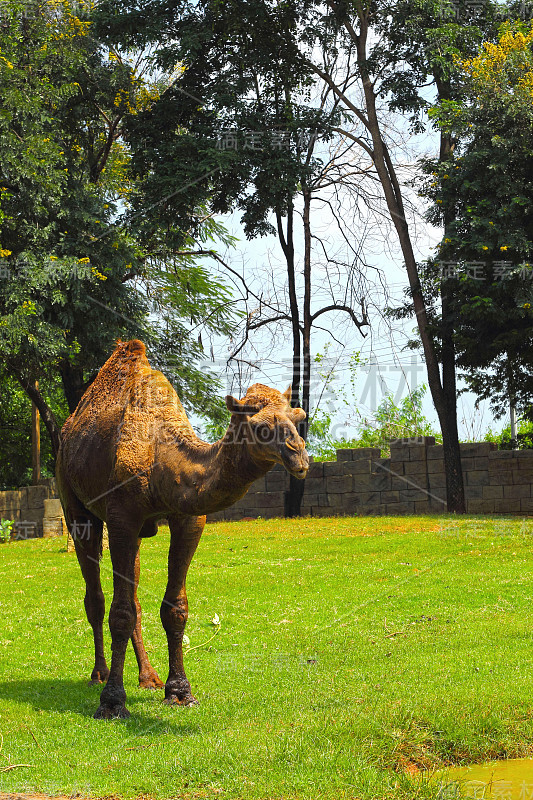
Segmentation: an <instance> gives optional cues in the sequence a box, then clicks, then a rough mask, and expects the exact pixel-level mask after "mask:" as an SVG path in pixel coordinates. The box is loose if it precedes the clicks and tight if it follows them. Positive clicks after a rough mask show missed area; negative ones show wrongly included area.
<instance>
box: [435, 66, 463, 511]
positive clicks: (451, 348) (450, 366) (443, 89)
mask: <svg viewBox="0 0 533 800" xmlns="http://www.w3.org/2000/svg"><path fill="white" fill-rule="evenodd" d="M437 88H438V92H439V97H440V98H444V99H448V98H449V94H450V93H449V87H448V85H447V84H446V83H443V82H441V81H440V80H439V81H437ZM452 159H453V145H452V140H451V136H450V135H449V134H445V133H442V134H441V141H440V154H439V161H440V162H444V161H451V160H452ZM454 218H455V208H454V207H453V206H448V207H447V208H446V209H445V212H444V238H446V234H447V233H448V232H449V226H450V225H451V223H452V222H453V220H454ZM449 286H450V283H449V281H447V280H446V279H441V285H440V294H441V331H442V333H441V335H442V353H441V358H442V393H443V396H444V408H443V412H442V413H443V417H444V418H445V423H444V426H443V421H442V419H441V418H440V415H439V419H440V423H441V430H442V441H443V445H444V469H445V473H446V506H447V508H448V511H455V512H456V513H458V514H465V513H466V500H465V492H464V480H463V467H462V464H461V448H460V445H459V431H458V429H457V371H456V365H455V341H454V329H455V320H454V315H453V309H452V300H453V298H452V297H451V296H450V289H449ZM444 428H446V436H445V435H444Z"/></svg>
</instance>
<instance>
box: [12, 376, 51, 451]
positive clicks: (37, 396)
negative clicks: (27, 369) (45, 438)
mask: <svg viewBox="0 0 533 800" xmlns="http://www.w3.org/2000/svg"><path fill="white" fill-rule="evenodd" d="M14 377H15V378H16V379H17V380H18V382H19V383H20V385H21V386H22V388H23V389H24V391H25V392H26V394H27V395H28V397H29V398H30V400H31V401H32V402H33V403H35V405H36V407H37V408H38V410H39V413H40V415H41V417H42V420H43V422H44V424H45V427H46V430H47V431H48V435H49V436H50V442H51V445H52V454H53V456H54V458H56V457H57V453H58V450H59V443H60V440H61V431H60V429H59V425H58V424H57V420H56V418H55V416H54V412H53V411H52V409H51V408H50V407H49V406H48V404H47V403H46V401H45V399H44V397H43V396H42V394H41V392H40V390H39V389H37V388H36V385H38V384H37V382H36V381H27V380H25V379H24V378H22V377H21V376H20V375H16V374H15V375H14Z"/></svg>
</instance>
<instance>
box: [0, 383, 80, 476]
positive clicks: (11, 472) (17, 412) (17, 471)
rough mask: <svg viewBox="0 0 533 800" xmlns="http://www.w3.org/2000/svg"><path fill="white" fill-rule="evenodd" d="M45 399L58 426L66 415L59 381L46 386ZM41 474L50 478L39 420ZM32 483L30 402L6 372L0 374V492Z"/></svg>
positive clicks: (48, 446) (47, 444) (49, 454)
mask: <svg viewBox="0 0 533 800" xmlns="http://www.w3.org/2000/svg"><path fill="white" fill-rule="evenodd" d="M45 398H46V401H47V403H48V405H49V406H50V408H51V409H52V410H53V412H54V414H55V417H56V419H57V420H58V423H59V424H60V425H62V424H63V422H64V421H65V419H66V418H67V416H68V407H67V403H66V400H65V395H64V392H63V388H62V386H61V381H60V380H59V379H58V378H56V379H55V380H51V381H50V382H49V383H48V384H47V391H46V392H45ZM41 475H42V477H43V478H51V477H53V476H54V455H53V453H52V448H51V444H50V438H49V437H48V436H47V435H46V430H45V427H44V425H43V422H42V420H41ZM31 481H32V468H31V401H30V399H29V397H28V396H27V394H26V393H25V392H24V391H23V390H22V388H21V387H20V385H19V384H18V383H17V382H16V381H15V380H14V379H13V378H12V377H10V376H9V375H7V374H6V373H4V374H1V375H0V491H3V490H4V489H16V488H18V487H19V486H27V485H29V484H31Z"/></svg>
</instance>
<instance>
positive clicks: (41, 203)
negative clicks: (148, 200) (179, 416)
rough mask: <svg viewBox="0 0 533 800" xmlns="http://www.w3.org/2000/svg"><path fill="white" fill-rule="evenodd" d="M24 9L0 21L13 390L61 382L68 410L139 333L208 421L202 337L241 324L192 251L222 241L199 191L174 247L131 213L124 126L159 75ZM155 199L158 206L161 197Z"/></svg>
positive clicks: (2, 297) (149, 101)
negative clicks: (123, 343) (120, 345)
mask: <svg viewBox="0 0 533 800" xmlns="http://www.w3.org/2000/svg"><path fill="white" fill-rule="evenodd" d="M27 8H28V5H27V4H26V3H22V2H17V0H13V2H11V1H10V2H9V3H4V4H3V5H2V25H1V27H0V71H1V73H2V81H3V91H2V110H1V112H0V355H1V356H2V359H3V363H4V364H5V368H6V370H7V372H8V373H9V375H11V376H12V377H13V378H16V379H17V380H18V381H20V382H21V383H22V384H24V385H26V384H33V382H34V381H35V380H39V382H40V384H41V389H42V392H44V394H43V397H44V395H46V394H48V395H51V394H53V393H54V392H55V387H56V385H57V380H58V378H59V379H60V380H61V382H62V385H63V389H64V392H65V397H66V399H67V401H68V404H69V407H70V409H71V410H72V409H73V408H74V407H75V406H76V404H77V402H78V400H79V398H80V396H81V394H82V393H83V391H84V390H85V388H86V386H87V385H88V383H89V382H90V380H91V379H92V377H94V374H95V372H96V370H97V369H98V368H99V367H100V366H101V365H102V363H103V362H104V361H105V359H106V358H107V357H108V356H109V354H110V352H111V351H112V349H113V347H114V344H115V342H116V340H117V338H122V339H127V338H131V337H139V338H142V339H143V340H144V341H145V342H146V343H147V345H148V349H149V353H150V357H151V359H152V361H153V363H154V365H155V366H159V367H161V368H162V369H164V370H165V372H166V373H167V374H168V375H169V377H170V378H171V379H172V380H173V381H174V383H175V385H176V387H177V389H178V391H179V393H180V395H181V398H182V400H183V402H184V405H185V406H186V407H187V408H188V409H189V410H190V409H201V411H202V412H203V413H206V414H210V413H211V412H213V413H214V414H215V416H216V414H217V413H218V412H217V405H216V403H213V402H212V397H213V394H214V393H216V390H217V388H218V386H219V380H218V376H217V375H215V374H213V373H212V372H211V371H210V370H205V369H200V368H199V366H198V364H199V361H201V360H204V359H205V352H204V349H203V344H202V333H203V334H204V337H206V336H207V337H209V336H210V335H214V334H220V333H222V334H227V333H228V332H229V331H230V330H231V329H232V326H233V324H234V321H235V319H236V315H235V313H234V312H233V310H232V309H233V307H232V298H231V295H230V293H229V291H228V289H227V287H226V286H225V285H224V283H223V282H222V281H221V280H218V279H216V278H213V276H212V275H211V274H210V273H209V271H208V270H207V268H206V267H205V265H203V264H200V263H198V257H194V256H193V255H191V254H190V253H191V250H192V249H196V245H197V241H200V242H201V243H202V244H205V243H206V242H208V243H209V247H210V248H212V247H214V244H215V243H217V242H218V241H222V242H223V243H224V244H225V245H230V244H231V243H232V240H231V237H229V236H228V235H227V233H226V232H225V230H224V228H223V227H222V226H220V224H218V223H217V222H215V221H213V220H212V219H211V218H210V215H209V214H208V213H207V214H206V213H205V206H203V205H202V202H204V201H205V198H206V190H205V186H204V187H203V188H202V190H201V192H200V191H198V192H197V193H196V194H195V195H194V197H192V198H191V197H190V196H189V195H187V194H185V195H183V207H182V211H183V214H182V217H181V222H182V223H183V228H177V227H176V226H175V228H174V229H173V231H174V232H173V235H172V246H170V244H169V239H170V238H171V237H170V233H169V231H168V230H167V220H166V219H162V220H159V221H158V220H157V218H156V220H155V221H154V219H152V228H151V231H150V237H149V238H147V237H144V236H142V235H141V234H142V233H143V231H142V230H141V227H140V225H139V224H138V217H135V214H138V211H139V209H138V206H137V204H138V202H139V197H140V196H141V195H142V191H141V190H140V189H139V187H138V185H137V183H136V179H135V173H134V170H133V168H132V163H131V147H130V145H129V143H128V142H127V141H126V139H125V136H124V131H125V126H126V122H127V120H129V119H131V120H133V119H134V118H136V117H137V116H139V117H142V115H143V113H145V112H146V110H147V109H148V108H149V107H150V106H151V105H153V103H154V102H156V101H157V99H158V98H159V96H160V94H161V93H162V92H164V91H165V89H166V88H167V86H168V83H167V81H168V75H163V76H162V77H159V78H157V79H153V80H152V79H151V78H150V70H149V68H148V65H147V63H146V62H144V63H143V61H142V59H141V61H140V62H139V63H138V64H137V65H136V64H135V62H134V60H133V59H131V58H130V57H129V54H128V53H127V52H124V51H120V50H114V49H109V52H108V48H104V47H103V43H102V41H101V40H100V39H99V38H98V34H97V31H96V27H95V25H94V21H93V20H92V18H91V16H90V7H89V6H87V7H84V5H83V4H80V3H72V2H70V0H42V2H35V4H33V5H32V8H31V11H32V13H31V14H28V13H26V12H27ZM139 64H140V66H139ZM4 79H5V80H4ZM177 138H179V137H177ZM154 202H155V207H156V208H159V209H161V208H162V197H161V193H160V194H159V195H158V197H157V198H154ZM133 220H136V223H135V224H133ZM191 220H194V230H195V232H196V238H191V236H188V234H187V231H188V230H189V228H190V227H191V226H190V225H189V222H190V221H191ZM178 241H179V245H180V249H179V250H178V249H177V243H178ZM154 312H155V313H154ZM60 417H61V414H60V415H59V418H60ZM13 445H14V441H13V442H12V444H11V445H9V447H8V449H9V448H10V449H11V451H13V449H14V447H13ZM25 453H26V455H28V451H27V449H26V450H25ZM14 470H15V471H14V473H13V475H15V474H16V475H19V476H20V474H21V469H20V466H19V465H17V466H16V467H15V468H14ZM9 481H11V478H9Z"/></svg>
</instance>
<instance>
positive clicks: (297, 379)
mask: <svg viewBox="0 0 533 800" xmlns="http://www.w3.org/2000/svg"><path fill="white" fill-rule="evenodd" d="M276 221H277V228H278V238H279V241H280V243H281V248H282V250H283V254H284V256H285V261H286V262H287V278H288V285H289V304H290V309H291V325H292V382H291V405H292V407H293V408H296V407H298V406H299V405H300V384H301V375H302V373H301V359H302V353H301V341H300V309H299V308H298V295H297V293H296V272H295V268H294V208H293V205H292V202H289V207H288V211H287V236H285V234H284V232H283V225H282V216H281V210H280V209H276ZM300 435H301V434H300ZM302 496H303V481H300V480H298V478H295V477H294V476H293V475H290V476H289V489H288V491H287V492H285V516H286V517H297V516H299V514H300V508H301V505H302Z"/></svg>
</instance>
